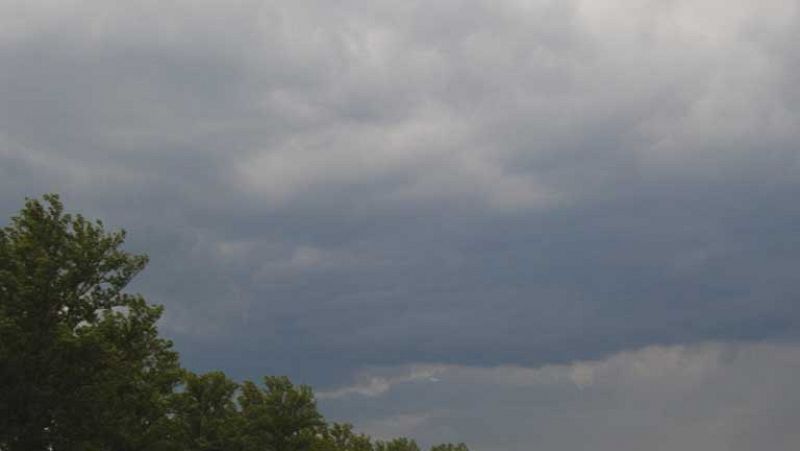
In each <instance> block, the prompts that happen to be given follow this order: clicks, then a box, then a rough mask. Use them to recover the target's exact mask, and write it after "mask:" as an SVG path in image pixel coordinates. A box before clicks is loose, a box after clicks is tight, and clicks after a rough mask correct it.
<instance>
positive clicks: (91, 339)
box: [0, 195, 467, 451]
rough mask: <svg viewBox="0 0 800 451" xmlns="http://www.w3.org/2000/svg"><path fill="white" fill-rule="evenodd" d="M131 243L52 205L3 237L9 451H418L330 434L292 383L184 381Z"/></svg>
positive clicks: (21, 219)
mask: <svg viewBox="0 0 800 451" xmlns="http://www.w3.org/2000/svg"><path fill="white" fill-rule="evenodd" d="M124 239H125V234H124V232H113V233H109V232H106V231H105V230H104V228H103V224H102V223H101V222H99V221H89V220H86V219H85V218H83V217H82V216H80V215H75V216H73V215H70V214H66V213H64V210H63V206H62V204H61V202H60V200H59V198H58V196H56V195H47V196H44V198H43V200H41V201H40V200H36V199H31V200H28V201H27V202H26V203H25V206H24V208H23V209H22V210H21V211H20V213H19V214H18V215H17V216H15V217H13V218H12V219H11V224H10V225H8V226H7V227H5V228H3V229H0V451H23V450H24V451H36V450H53V451H66V450H86V451H138V450H141V451H144V450H155V451H158V450H165V451H419V447H418V446H417V444H416V443H415V442H414V441H413V440H409V439H407V438H398V439H395V440H391V441H378V440H372V439H371V438H370V437H368V436H366V435H363V434H357V433H355V432H354V431H353V428H352V426H350V425H348V424H336V423H333V424H329V423H326V422H325V421H324V418H323V417H322V415H321V414H320V413H319V411H318V410H317V406H316V401H315V399H314V394H313V392H312V390H311V388H309V387H307V386H304V385H301V386H296V385H294V384H292V382H291V381H290V380H289V379H288V378H286V377H275V376H266V377H264V379H263V381H262V382H263V383H262V384H261V385H259V384H256V383H254V382H251V381H245V382H244V383H242V384H238V383H236V382H234V381H232V380H230V379H228V378H227V377H226V376H225V374H223V373H221V372H211V373H207V374H199V375H198V374H193V373H192V372H189V371H186V370H184V369H182V368H181V367H180V364H179V361H178V354H177V353H176V352H175V351H174V350H173V348H172V343H171V342H170V341H168V340H165V339H163V338H161V337H159V335H158V331H157V328H156V323H157V321H158V319H159V318H160V316H161V313H162V309H161V307H158V306H152V305H149V304H148V303H147V302H146V301H145V300H144V299H143V298H142V297H141V296H138V295H131V294H128V293H125V292H124V291H123V289H124V288H125V287H126V285H127V284H128V283H129V282H130V280H131V279H132V278H133V277H134V276H135V275H136V274H137V273H138V272H139V271H141V270H142V269H143V268H144V267H145V265H146V263H147V258H146V257H144V256H140V255H132V254H130V253H127V252H125V251H123V250H122V249H121V245H122V244H123V242H124ZM431 451H467V447H466V446H465V445H463V444H458V445H452V444H444V445H438V446H435V447H433V448H431Z"/></svg>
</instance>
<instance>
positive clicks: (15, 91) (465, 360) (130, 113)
mask: <svg viewBox="0 0 800 451" xmlns="http://www.w3.org/2000/svg"><path fill="white" fill-rule="evenodd" d="M797 15H798V11H797V7H796V5H794V4H793V3H792V2H789V1H777V2H772V3H771V4H770V6H769V7H764V6H763V4H761V3H760V2H755V1H749V0H742V1H737V2H721V1H715V0H704V1H701V2H699V3H698V2H688V1H672V2H666V3H665V2H655V1H653V2H643V3H642V2H640V3H638V4H637V6H635V7H634V6H632V5H631V4H629V3H628V2H623V1H611V2H591V1H572V2H555V1H547V0H540V1H534V2H515V1H507V2H480V1H476V2H437V3H436V5H430V4H429V2H377V3H371V4H370V5H368V6H365V5H363V4H362V3H360V2H349V1H344V2H336V4H335V5H334V4H331V3H330V2H313V1H299V2H277V1H276V2H248V1H242V2H225V4H224V5H223V4H222V3H217V2H196V1H195V2H180V1H178V2H171V3H169V4H164V3H163V2H135V3H133V4H126V5H122V4H110V3H103V2H91V1H75V2H71V3H63V2H52V3H48V2H37V4H36V5H21V4H19V3H16V2H2V4H0V17H2V18H3V19H0V23H1V24H2V25H3V26H0V30H2V31H0V65H2V67H3V68H4V70H3V71H2V72H0V100H2V103H3V105H4V108H3V109H2V110H0V124H2V125H1V126H0V192H2V194H1V195H0V211H2V212H3V213H4V214H5V215H6V216H8V215H10V214H11V213H12V212H13V211H15V210H16V209H17V208H18V207H19V206H20V204H21V200H22V198H23V197H24V196H25V195H37V194H39V193H42V192H47V191H57V192H60V193H62V194H63V195H64V197H65V200H66V202H67V205H68V207H69V208H71V209H75V210H78V211H81V212H83V213H85V214H87V215H89V216H96V217H101V218H103V219H104V220H106V222H107V223H109V224H112V225H115V226H124V227H125V228H127V229H128V230H129V232H130V240H129V243H130V247H131V249H132V250H136V251H139V252H146V253H148V254H150V255H151V260H152V264H151V266H150V267H149V269H148V270H147V271H146V272H145V273H144V274H143V275H142V276H141V277H140V279H139V280H138V281H137V283H136V285H135V286H134V288H135V289H137V290H140V291H142V292H143V293H145V294H146V295H147V296H148V298H150V299H151V300H153V301H154V302H159V303H164V304H166V306H167V315H166V317H165V319H164V321H163V324H162V329H163V330H164V331H165V333H167V334H168V335H170V336H172V337H174V338H175V339H176V342H177V344H178V346H179V349H180V350H181V352H182V354H183V355H185V356H186V359H187V362H188V363H189V364H190V366H192V367H194V368H199V369H204V368H218V367H221V368H223V369H225V370H227V371H230V372H231V373H233V374H234V375H236V376H237V377H245V376H247V377H255V376H257V375H260V374H263V373H274V372H280V373H289V374H291V375H293V376H295V377H297V378H300V379H301V380H307V381H311V382H314V383H317V384H322V385H330V384H334V383H335V382H336V381H339V382H341V381H342V380H345V378H346V377H347V375H348V374H350V373H351V372H352V371H354V370H355V369H357V368H359V367H362V366H364V365H369V364H373V365H374V364H382V365H397V364H403V363H408V362H428V363H433V364H463V365H499V364H519V365H539V364H543V363H557V362H569V361H573V360H576V359H586V358H599V357H601V356H603V355H607V354H608V353H613V352H618V351H620V350H625V349H629V348H636V347H640V346H647V345H652V344H677V343H693V342H697V341H703V340H709V339H714V340H723V341H724V340H751V339H755V340H795V339H796V338H797V330H798V320H800V317H798V315H797V313H796V311H797V309H796V308H795V307H796V306H795V304H796V299H797V295H798V290H797V287H796V283H795V280H796V277H795V271H796V268H797V264H798V262H800V242H798V240H797V238H796V230H795V229H796V227H795V224H796V223H797V222H798V219H800V211H799V210H798V207H797V203H796V201H795V200H796V198H797V193H798V189H799V188H800V186H798V183H797V173H798V164H797V149H796V142H797V140H798V129H797V127H796V126H795V124H797V123H798V122H800V121H798V119H800V118H798V112H799V111H800V110H798V105H799V104H800V103H798V101H800V98H798V96H797V93H796V92H795V91H796V90H795V89H794V86H795V85H796V75H795V74H796V73H798V71H797V69H798V61H800V59H798V53H797V50H796V48H795V45H794V43H795V42H796V41H797V40H798V38H799V37H800V32H799V31H798V30H800V28H799V27H798V26H797V24H798V23H800V22H799V21H798V20H797Z"/></svg>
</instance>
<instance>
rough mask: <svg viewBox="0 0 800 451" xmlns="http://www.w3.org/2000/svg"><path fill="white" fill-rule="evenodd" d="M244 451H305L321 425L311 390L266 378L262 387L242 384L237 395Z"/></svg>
mask: <svg viewBox="0 0 800 451" xmlns="http://www.w3.org/2000/svg"><path fill="white" fill-rule="evenodd" d="M239 405H240V407H241V411H242V416H243V419H244V423H245V425H244V440H245V449H246V450H247V451H306V450H308V449H310V448H311V446H312V444H313V443H314V439H315V437H316V434H317V431H318V429H319V428H320V427H321V426H323V425H324V422H323V420H322V415H320V413H319V412H318V411H317V404H316V401H315V400H314V394H313V392H312V391H311V387H308V386H306V385H300V386H294V385H293V384H292V383H291V382H290V381H289V378H288V377H285V376H266V377H264V388H263V389H261V388H259V387H258V386H257V385H256V384H254V383H253V382H250V381H246V382H245V383H244V384H243V385H242V393H241V395H240V396H239Z"/></svg>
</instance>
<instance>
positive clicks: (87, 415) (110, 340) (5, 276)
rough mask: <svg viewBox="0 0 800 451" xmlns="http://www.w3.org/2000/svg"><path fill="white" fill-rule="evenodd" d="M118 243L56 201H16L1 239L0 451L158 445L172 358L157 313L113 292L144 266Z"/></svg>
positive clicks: (174, 364) (173, 376) (173, 371)
mask: <svg viewBox="0 0 800 451" xmlns="http://www.w3.org/2000/svg"><path fill="white" fill-rule="evenodd" d="M124 238H125V234H124V232H114V233H107V232H105V231H104V229H103V225H102V223H100V222H89V221H87V220H86V219H84V218H83V217H82V216H80V215H77V216H72V215H69V214H65V213H64V211H63V206H62V204H61V202H60V200H59V198H58V196H55V195H46V196H44V198H43V202H41V201H38V200H30V199H29V200H27V201H26V203H25V207H24V208H23V209H22V210H21V211H20V213H19V215H17V216H15V217H14V218H12V220H11V224H10V225H9V226H7V227H5V228H3V229H2V232H0V358H1V360H0V418H2V420H0V448H2V449H4V450H5V449H8V450H16V449H25V450H35V449H46V448H50V447H52V448H53V449H72V448H75V447H78V448H81V449H94V448H96V449H108V448H109V447H111V448H113V449H148V447H152V446H155V445H156V444H157V443H158V442H160V441H161V440H162V439H161V438H160V437H159V436H160V432H159V431H158V429H159V428H160V427H161V426H162V425H163V424H165V421H164V420H165V403H164V397H165V396H167V395H169V394H170V393H171V392H172V390H173V387H174V386H175V384H176V383H177V381H178V376H179V374H180V372H179V366H178V356H177V354H176V353H175V352H173V351H172V350H171V347H172V344H171V343H170V342H169V341H167V340H164V339H161V338H159V336H158V332H157V329H156V322H157V321H158V319H159V317H160V316H161V312H162V309H161V307H155V306H150V305H148V304H147V303H146V302H145V301H144V299H143V298H141V297H140V296H135V295H131V294H127V293H124V292H123V289H124V288H125V286H126V285H127V284H128V282H129V281H130V280H131V279H132V278H133V277H134V276H135V275H136V274H137V273H138V272H139V271H141V270H142V269H143V268H144V266H145V264H146V263H147V258H146V257H144V256H140V255H133V254H130V253H127V252H125V251H124V250H122V249H121V248H120V246H121V245H122V243H123V241H124ZM112 445H113V446H112ZM150 449H152V448H150Z"/></svg>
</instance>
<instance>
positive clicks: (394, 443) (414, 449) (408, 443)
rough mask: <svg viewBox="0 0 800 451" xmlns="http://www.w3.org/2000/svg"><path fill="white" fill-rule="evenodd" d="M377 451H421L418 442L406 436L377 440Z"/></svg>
mask: <svg viewBox="0 0 800 451" xmlns="http://www.w3.org/2000/svg"><path fill="white" fill-rule="evenodd" d="M374 449H375V451H420V449H419V446H418V445H417V442H415V441H414V440H410V439H407V438H405V437H400V438H396V439H393V440H389V441H388V442H381V441H379V442H376V443H375V448H374Z"/></svg>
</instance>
